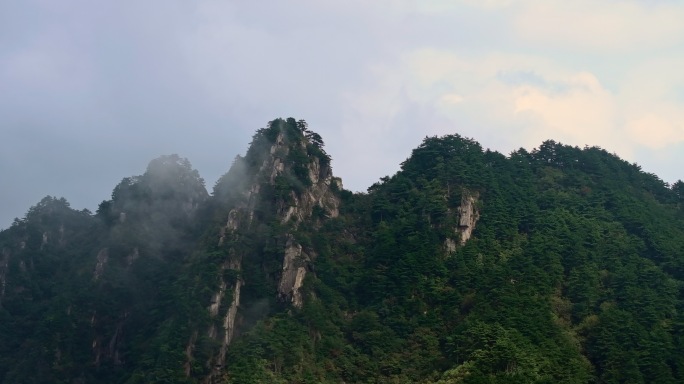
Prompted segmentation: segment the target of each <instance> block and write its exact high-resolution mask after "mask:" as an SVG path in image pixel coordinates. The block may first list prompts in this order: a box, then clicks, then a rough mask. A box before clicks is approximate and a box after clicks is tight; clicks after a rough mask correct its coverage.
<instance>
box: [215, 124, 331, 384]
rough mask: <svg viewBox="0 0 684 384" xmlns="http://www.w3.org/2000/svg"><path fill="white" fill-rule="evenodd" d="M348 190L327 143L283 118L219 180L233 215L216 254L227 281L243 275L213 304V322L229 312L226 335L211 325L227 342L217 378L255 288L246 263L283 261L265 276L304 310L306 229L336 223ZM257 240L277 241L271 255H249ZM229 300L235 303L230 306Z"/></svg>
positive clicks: (223, 283)
mask: <svg viewBox="0 0 684 384" xmlns="http://www.w3.org/2000/svg"><path fill="white" fill-rule="evenodd" d="M341 187H342V186H341V181H340V180H339V179H338V178H335V177H333V174H332V169H331V167H330V157H329V156H328V155H327V154H326V153H325V150H324V149H323V140H322V139H321V137H320V136H319V135H318V134H316V133H315V132H312V131H309V130H308V128H307V125H306V123H305V122H304V121H303V120H300V121H295V120H294V119H293V118H289V119H287V120H282V119H276V120H274V121H271V122H270V123H269V124H268V127H267V128H263V129H260V130H258V131H257V132H256V134H255V135H254V137H253V139H252V143H251V145H250V147H249V149H248V151H247V154H246V155H245V156H244V157H241V156H238V157H236V159H235V161H234V163H233V165H232V167H231V169H230V171H229V172H228V173H227V174H226V175H225V176H223V177H222V178H221V179H219V181H218V182H217V184H216V186H215V188H214V197H215V198H216V199H217V200H218V201H217V202H216V203H217V205H218V206H221V207H222V209H221V210H222V211H224V212H227V214H226V219H225V223H224V225H223V226H221V227H220V230H219V232H218V235H217V237H218V238H216V239H215V241H216V247H217V250H220V252H224V253H225V259H224V261H223V263H222V264H221V267H220V269H221V270H222V271H223V272H222V273H223V275H228V276H240V277H238V278H237V279H236V278H233V277H229V278H221V280H220V282H219V286H218V290H217V291H216V292H215V293H214V295H213V298H212V301H211V304H210V306H209V312H210V314H211V316H212V317H216V316H219V314H220V313H223V316H222V317H223V320H222V326H221V327H220V329H219V328H217V327H215V326H212V327H210V329H209V331H208V332H209V335H210V337H212V338H216V339H217V340H219V342H220V343H221V348H220V351H219V354H218V355H217V357H216V360H215V363H214V366H215V367H216V368H215V370H214V373H213V375H218V374H219V373H220V371H221V369H222V366H223V363H222V362H223V361H224V360H225V354H226V350H227V347H228V345H229V344H230V343H231V341H232V339H233V337H234V333H235V331H236V319H238V318H239V307H240V305H241V291H242V289H243V286H246V287H249V286H250V284H253V282H251V281H250V277H249V276H244V274H243V270H244V268H243V265H244V264H245V263H251V264H254V263H256V264H261V263H263V262H264V261H265V260H264V259H263V257H264V256H269V257H273V256H276V255H278V256H276V258H275V260H280V268H279V271H278V272H276V271H273V275H271V276H264V278H265V279H267V280H272V283H271V284H272V287H273V288H272V289H274V291H275V293H277V297H278V298H279V300H282V301H283V302H287V303H291V304H292V305H293V306H294V307H297V308H299V307H301V306H302V303H303V301H302V300H303V297H302V293H301V292H300V289H301V287H302V284H303V281H304V278H305V277H306V275H307V272H308V271H309V269H310V268H311V262H312V261H313V259H314V258H315V256H316V250H315V248H314V247H312V246H311V244H302V236H306V231H302V230H301V228H300V227H301V226H302V225H306V226H308V228H314V227H316V226H317V225H320V222H321V221H322V220H325V219H326V218H334V217H337V216H338V214H339V204H340V200H339V196H338V193H339V191H340V190H341ZM274 222H275V223H278V226H277V228H274V230H271V231H270V236H269V237H268V238H266V237H263V233H262V232H261V231H262V230H263V228H264V226H266V225H270V223H274ZM309 230H310V229H309ZM251 236H256V237H257V238H261V239H262V241H264V242H266V243H267V244H269V243H270V245H271V247H272V248H271V249H270V252H269V253H271V254H266V255H265V252H264V250H263V247H262V246H263V244H258V245H259V247H255V248H251V249H245V248H244V246H243V245H242V244H241V241H243V240H244V239H245V238H246V237H251ZM227 296H229V297H230V298H231V299H230V300H225V297H227ZM264 299H266V300H269V298H268V297H266V298H264ZM222 306H227V308H222Z"/></svg>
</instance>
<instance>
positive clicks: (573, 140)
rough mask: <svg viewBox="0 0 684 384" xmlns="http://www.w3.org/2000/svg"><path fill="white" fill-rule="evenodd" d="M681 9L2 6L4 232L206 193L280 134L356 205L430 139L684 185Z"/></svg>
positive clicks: (625, 5) (531, 1)
mask: <svg viewBox="0 0 684 384" xmlns="http://www.w3.org/2000/svg"><path fill="white" fill-rule="evenodd" d="M682 20H684V2H681V1H674V0H673V1H665V0H661V1H654V0H603V1H596V0H573V1H567V0H557V1H554V0H519V1H515V0H510V1H506V0H462V1H447V0H443V1H440V0H420V1H409V0H373V1H369V0H339V1H332V0H331V1H321V0H291V1H282V0H273V1H242V0H240V1H238V0H236V1H225V0H223V1H218V0H195V1H184V0H157V1H153V0H151V1H147V0H145V1H143V0H135V1H122V0H117V1H91V0H60V1H53V0H43V1H40V0H0V228H6V227H8V226H9V225H10V223H11V222H12V219H13V218H14V217H23V216H24V214H25V213H26V210H27V209H28V208H29V207H30V206H32V205H34V204H36V203H37V202H38V201H39V200H40V199H41V198H42V197H44V196H46V195H53V196H58V197H65V198H66V199H67V200H68V201H69V202H70V203H71V205H72V207H74V208H77V209H83V208H88V209H90V210H92V211H94V210H95V209H96V208H97V205H98V204H99V202H101V201H102V200H105V199H109V198H110V195H111V191H112V189H113V187H114V186H115V185H116V184H117V183H118V182H119V181H120V180H121V179H122V178H123V177H127V176H132V175H138V174H142V173H143V172H144V171H145V168H146V166H147V163H148V162H149V161H150V160H151V159H153V158H155V157H157V156H159V155H162V154H171V153H177V154H179V155H181V156H183V157H187V158H188V159H189V160H190V161H191V162H192V164H193V166H194V167H195V168H197V169H198V170H199V172H200V174H201V175H202V176H203V177H204V178H205V180H206V182H207V187H208V189H209V190H211V188H212V187H213V184H214V182H215V181H216V179H217V178H218V177H219V176H220V175H221V174H223V173H225V172H226V171H227V170H228V167H229V165H230V163H231V162H232V159H233V158H234V157H235V155H237V154H244V152H245V150H246V149H247V146H248V143H249V141H250V138H251V135H252V134H253V132H254V131H255V130H256V129H258V128H260V127H263V126H265V125H266V123H267V122H268V121H270V120H273V119H274V118H276V117H289V116H292V117H295V118H296V119H305V120H307V122H308V123H309V126H310V128H311V129H312V130H314V131H317V132H318V133H320V134H321V135H322V136H323V138H324V140H325V142H326V145H327V147H326V148H327V150H328V152H329V153H330V154H331V156H332V157H333V169H334V173H335V174H336V175H337V176H340V177H342V178H343V181H344V185H345V187H346V188H348V189H352V190H355V191H365V190H366V188H367V187H369V186H370V185H371V184H372V183H373V182H375V181H377V180H378V179H379V178H380V177H382V176H385V175H390V174H393V173H394V172H396V171H397V170H398V168H399V163H400V162H402V161H403V160H405V159H406V158H407V157H408V156H409V154H410V151H411V149H413V148H415V147H416V146H418V145H419V144H420V141H421V140H422V138H424V137H425V136H426V135H429V136H431V135H442V134H449V133H459V134H461V135H463V136H466V137H471V138H474V139H475V140H477V141H479V142H480V143H482V145H483V146H484V147H486V148H491V149H494V150H498V151H500V152H502V153H504V154H508V153H510V152H511V151H513V150H515V149H517V148H519V147H524V148H527V149H532V148H534V147H537V146H539V144H541V142H542V141H544V140H546V139H554V140H556V141H560V142H562V143H565V144H571V145H578V146H584V145H598V146H601V147H603V148H605V149H607V150H608V151H610V152H615V153H617V154H618V155H619V156H621V157H623V158H624V159H627V160H629V161H630V162H636V163H638V164H640V165H641V166H642V168H643V169H644V170H645V171H647V172H652V173H655V174H657V175H659V176H660V177H661V178H662V179H663V180H664V181H666V182H670V183H672V182H674V181H676V180H677V179H682V178H684V171H683V170H682V166H684V69H683V68H684V22H682Z"/></svg>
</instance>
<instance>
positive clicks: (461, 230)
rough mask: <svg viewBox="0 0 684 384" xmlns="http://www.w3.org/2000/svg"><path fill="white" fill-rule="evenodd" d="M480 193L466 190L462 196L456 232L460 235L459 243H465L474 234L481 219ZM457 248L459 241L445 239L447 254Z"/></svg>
mask: <svg viewBox="0 0 684 384" xmlns="http://www.w3.org/2000/svg"><path fill="white" fill-rule="evenodd" d="M477 202H478V194H477V193H471V192H470V191H467V190H464V191H463V195H462V196H461V204H460V205H459V207H458V208H457V210H456V212H457V214H458V220H457V225H456V228H454V234H455V235H456V236H457V237H458V244H459V245H464V244H465V243H466V242H467V241H468V240H469V239H470V237H471V236H472V234H473V230H474V229H475V225H476V224H477V221H478V220H479V219H480V213H479V212H478V210H477ZM456 248H457V241H456V240H455V239H453V238H450V237H448V238H447V239H446V240H444V249H445V250H446V252H447V254H449V253H452V252H455V251H456Z"/></svg>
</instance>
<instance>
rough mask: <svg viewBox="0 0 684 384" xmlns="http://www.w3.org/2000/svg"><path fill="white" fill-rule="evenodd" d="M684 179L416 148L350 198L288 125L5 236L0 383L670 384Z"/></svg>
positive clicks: (42, 215) (591, 162) (587, 159)
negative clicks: (210, 172)
mask: <svg viewBox="0 0 684 384" xmlns="http://www.w3.org/2000/svg"><path fill="white" fill-rule="evenodd" d="M683 207H684V183H682V182H681V181H679V182H677V183H675V184H674V185H672V186H670V185H667V184H666V183H664V182H663V181H662V180H660V179H659V178H658V177H657V176H655V175H653V174H648V173H644V172H643V171H641V169H640V168H639V166H638V165H636V164H630V163H628V162H625V161H624V160H621V159H620V158H618V157H617V156H615V155H611V154H609V153H608V152H606V151H605V150H602V149H600V148H597V147H586V148H583V149H580V148H577V147H571V146H566V145H563V144H560V143H556V142H553V141H546V142H544V143H543V144H541V145H540V146H539V148H537V149H535V150H533V151H531V152H527V151H525V150H523V149H520V150H518V151H515V152H513V153H511V154H510V155H509V156H504V155H502V154H500V153H497V152H492V151H489V150H485V149H483V148H482V147H481V146H480V144H478V143H477V142H475V141H474V140H471V139H467V138H463V137H461V136H459V135H448V136H444V137H429V138H426V139H425V140H424V141H423V142H422V143H421V144H420V146H418V147H417V148H416V149H414V150H413V152H412V153H411V156H410V157H409V158H408V159H407V160H406V161H405V162H403V163H402V164H401V170H400V171H399V172H397V173H396V174H395V175H393V176H391V177H384V178H381V179H380V180H379V181H378V182H377V183H375V184H374V185H372V186H371V187H370V188H369V189H368V192H367V193H352V192H350V191H347V190H345V189H344V188H343V186H342V181H341V180H340V179H339V178H337V177H335V176H334V175H333V172H332V168H331V158H330V156H329V155H328V154H327V153H326V152H325V149H324V142H323V139H322V138H321V137H320V135H318V134H317V133H315V132H313V131H311V130H310V129H309V128H308V126H307V124H306V122H304V121H303V120H299V121H296V120H295V119H292V118H289V119H286V120H283V119H276V120H274V121H271V122H270V123H269V124H268V126H267V127H266V128H262V129H259V130H258V131H257V132H256V133H255V134H254V136H253V139H252V143H251V144H250V147H249V149H248V150H247V152H246V154H245V155H244V156H237V157H236V158H235V160H234V162H233V164H232V166H231V168H230V170H229V171H228V172H227V173H226V174H225V175H224V176H222V177H221V178H220V179H219V180H218V182H217V183H216V185H215V186H214V188H213V191H212V193H211V194H209V193H208V192H207V190H206V188H205V185H204V181H203V180H202V178H201V177H200V175H199V174H198V172H197V171H196V170H194V169H193V168H192V166H191V164H190V162H189V161H187V160H186V159H183V158H181V157H179V156H177V155H170V156H162V157H160V158H158V159H155V160H153V161H152V162H151V163H150V164H149V166H148V168H147V170H146V172H145V173H144V174H143V175H140V176H134V177H129V178H124V179H123V180H122V181H121V182H120V183H119V184H118V185H117V186H116V187H115V188H114V190H113V192H112V196H111V199H109V200H106V201H103V202H102V203H101V204H100V206H99V208H98V210H97V212H96V213H95V214H93V213H91V212H89V211H87V210H84V211H76V210H73V209H71V208H70V206H69V203H68V202H67V201H66V200H65V199H63V198H55V197H50V196H48V197H46V198H44V199H43V200H41V201H40V202H39V203H38V204H37V205H36V206H34V207H32V208H30V209H29V211H28V212H27V214H26V216H25V217H24V218H23V219H18V220H15V222H14V223H13V225H12V226H11V227H10V228H8V229H6V230H4V231H2V232H0V252H1V253H0V381H1V382H3V383H127V384H129V383H425V384H437V383H440V384H446V383H626V382H634V383H639V382H643V383H650V382H658V383H679V382H684V295H683V293H684V291H683V290H682V289H683V285H682V282H684V208H683Z"/></svg>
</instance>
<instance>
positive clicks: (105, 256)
mask: <svg viewBox="0 0 684 384" xmlns="http://www.w3.org/2000/svg"><path fill="white" fill-rule="evenodd" d="M108 260H109V250H108V249H107V248H102V249H100V252H98V253H97V264H95V272H94V273H93V280H98V279H99V278H100V276H102V272H104V268H105V265H107V261H108Z"/></svg>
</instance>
